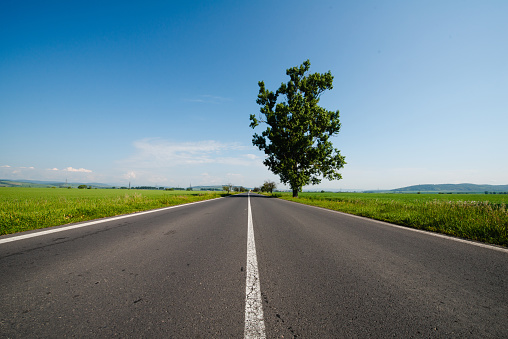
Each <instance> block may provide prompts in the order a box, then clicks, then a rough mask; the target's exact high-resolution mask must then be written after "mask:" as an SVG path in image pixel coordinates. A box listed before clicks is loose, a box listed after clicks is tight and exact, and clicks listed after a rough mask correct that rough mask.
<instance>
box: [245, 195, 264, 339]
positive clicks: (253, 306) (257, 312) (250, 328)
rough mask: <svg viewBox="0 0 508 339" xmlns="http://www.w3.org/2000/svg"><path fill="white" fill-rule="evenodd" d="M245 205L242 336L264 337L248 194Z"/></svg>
mask: <svg viewBox="0 0 508 339" xmlns="http://www.w3.org/2000/svg"><path fill="white" fill-rule="evenodd" d="M247 206H248V207H247V214H248V216H247V228H248V231H247V268H246V273H247V278H246V287H245V330H244V338H248V339H250V338H266V334H265V322H264V317H263V304H262V303H261V289H260V286H259V271H258V260H257V256H256V243H255V242H254V225H253V224H252V212H251V207H250V194H248V195H247Z"/></svg>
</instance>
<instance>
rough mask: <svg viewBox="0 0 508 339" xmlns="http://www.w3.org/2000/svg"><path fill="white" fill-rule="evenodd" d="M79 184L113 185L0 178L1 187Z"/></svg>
mask: <svg viewBox="0 0 508 339" xmlns="http://www.w3.org/2000/svg"><path fill="white" fill-rule="evenodd" d="M79 185H87V186H92V188H111V185H107V184H101V183H81V182H80V183H75V182H73V183H71V182H70V183H65V182H58V181H40V180H21V179H20V180H9V179H0V187H39V188H46V187H59V188H66V187H73V188H77V187H78V186H79Z"/></svg>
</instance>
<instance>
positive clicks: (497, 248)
mask: <svg viewBox="0 0 508 339" xmlns="http://www.w3.org/2000/svg"><path fill="white" fill-rule="evenodd" d="M279 201H286V202H288V203H293V204H299V205H302V206H307V207H311V208H316V209H320V210H323V211H327V212H331V213H336V214H341V215H344V216H348V217H352V218H357V219H362V220H364V221H371V222H373V223H377V224H381V225H385V226H390V227H393V228H398V229H401V230H404V231H410V232H416V233H421V234H425V235H428V236H431V237H436V238H443V239H447V240H451V241H456V242H460V243H463V244H468V245H472V246H477V247H482V248H486V249H489V250H494V251H499V252H504V253H508V248H504V247H501V246H499V245H493V244H487V243H482V242H479V241H474V240H469V239H462V238H458V237H453V236H451V235H447V234H442V233H437V232H432V231H427V230H421V229H418V228H413V227H410V226H401V225H396V224H392V223H389V222H387V221H382V220H376V219H371V218H367V217H362V216H360V215H354V214H349V213H346V212H341V211H335V210H331V209H328V208H325V207H320V206H313V205H307V204H304V203H301V202H296V201H289V200H284V199H279Z"/></svg>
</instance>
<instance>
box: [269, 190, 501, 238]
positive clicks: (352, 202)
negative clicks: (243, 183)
mask: <svg viewBox="0 0 508 339" xmlns="http://www.w3.org/2000/svg"><path fill="white" fill-rule="evenodd" d="M275 196H277V197H279V198H282V199H286V200H291V201H296V202H299V203H303V204H308V205H314V206H319V207H324V208H328V209H332V210H336V211H341V212H346V213H350V214H355V215H359V216H363V217H368V218H372V219H377V220H382V221H387V222H390V223H394V224H398V225H402V226H409V227H413V228H418V229H423V230H428V231H434V232H439V233H444V234H448V235H453V236H457V237H461V238H466V239H472V240H477V241H481V242H486V243H491V244H497V245H502V246H508V195H501V194H394V193H379V194H378V193H300V197H299V198H296V199H294V198H292V195H291V194H289V193H288V194H285V193H277V194H275Z"/></svg>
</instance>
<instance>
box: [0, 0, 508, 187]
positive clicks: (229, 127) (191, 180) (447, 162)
mask: <svg viewBox="0 0 508 339" xmlns="http://www.w3.org/2000/svg"><path fill="white" fill-rule="evenodd" d="M507 15H508V2H506V1H501V0H500V1H319V0H317V1H250V2H244V1H213V2H211V1H160V2H154V1H117V2H116V1H108V2H103V1H87V2H83V3H78V2H68V1H47V2H46V1H45V2H40V1H33V2H29V1H28V2H27V1H25V2H19V1H9V0H6V1H2V2H1V4H0V45H1V46H2V47H1V48H0V119H1V120H0V121H1V126H2V127H1V133H0V178H4V179H37V180H58V181H65V180H66V179H67V180H69V181H79V182H103V183H110V184H114V185H128V183H129V181H130V182H131V183H132V185H134V186H135V185H159V186H163V185H164V186H181V187H186V186H188V185H189V184H192V185H193V186H197V185H215V184H223V183H228V182H230V183H233V184H234V185H243V186H247V187H254V186H257V185H260V184H262V183H263V181H264V180H274V181H276V182H278V178H277V177H276V176H274V175H273V174H271V173H270V172H269V171H268V170H267V169H266V168H265V167H264V165H263V164H262V160H263V157H264V154H263V153H262V152H260V151H259V150H257V149H256V148H254V147H253V146H252V142H251V140H252V135H253V133H254V132H258V133H259V132H261V131H262V129H263V128H264V127H263V126H261V127H258V128H257V129H256V130H252V129H251V128H250V127H249V123H250V122H249V115H250V114H252V113H256V114H257V113H258V112H259V106H258V105H257V104H256V97H257V94H258V85H257V83H258V81H261V80H263V81H265V84H266V86H267V88H268V89H271V90H276V89H277V88H278V86H279V85H280V83H281V82H286V81H287V76H286V75H285V70H286V69H287V68H290V67H293V66H297V65H300V64H301V63H302V62H303V61H305V60H306V59H310V61H311V72H320V73H324V72H326V71H328V70H330V71H331V72H332V74H333V75H334V88H333V90H331V91H328V92H326V93H324V94H323V95H322V97H321V102H320V104H321V106H323V107H325V108H327V109H330V110H337V109H338V110H340V113H341V123H342V128H341V131H340V133H339V135H338V136H336V137H334V138H333V142H334V146H335V147H336V148H338V149H340V150H341V153H342V154H343V155H345V156H346V161H347V165H346V166H345V167H344V169H343V170H341V173H342V175H343V179H342V180H339V181H334V182H328V181H323V182H322V183H321V184H320V185H318V186H314V187H312V188H329V189H390V188H397V187H402V186H408V185H414V184H429V183H431V184H432V183H433V184H438V183H463V182H469V183H477V184H508V157H507V156H506V154H507V153H506V145H508V133H507V132H506V130H507V126H508V112H507V111H508V62H507V60H508V44H507V43H506V41H507V40H506V37H507V33H508V20H506V17H507ZM279 188H283V186H282V185H279ZM309 188H310V187H309Z"/></svg>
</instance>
